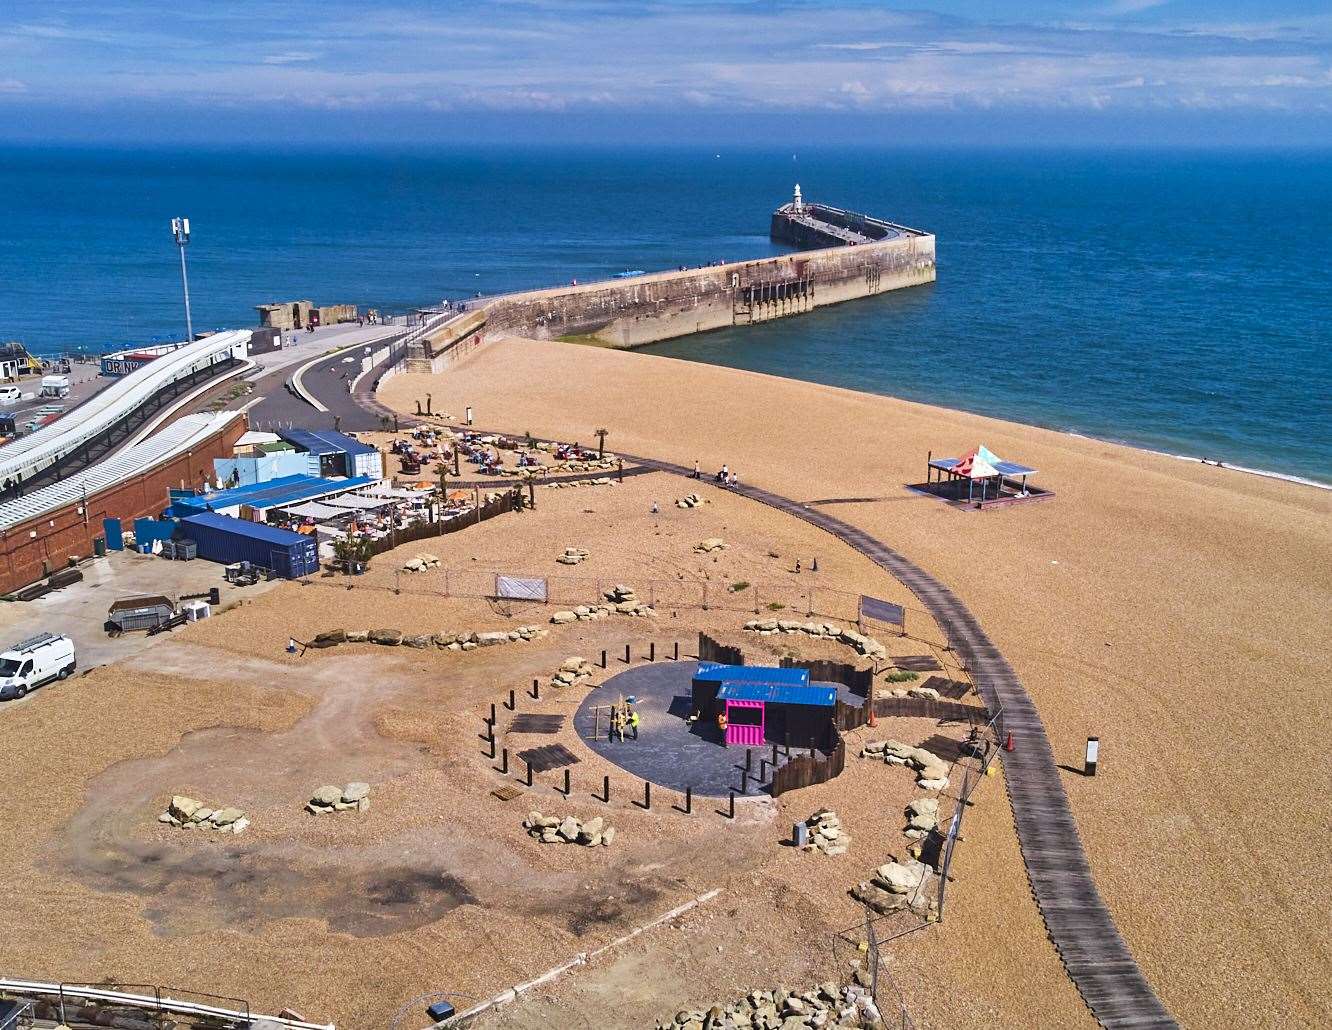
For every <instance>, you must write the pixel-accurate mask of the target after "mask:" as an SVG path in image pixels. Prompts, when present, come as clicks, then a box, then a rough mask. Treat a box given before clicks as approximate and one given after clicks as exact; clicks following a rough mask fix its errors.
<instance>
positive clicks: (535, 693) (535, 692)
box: [532, 679, 541, 701]
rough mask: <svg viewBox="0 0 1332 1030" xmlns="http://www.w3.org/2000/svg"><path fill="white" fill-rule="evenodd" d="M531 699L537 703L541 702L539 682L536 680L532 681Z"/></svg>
mask: <svg viewBox="0 0 1332 1030" xmlns="http://www.w3.org/2000/svg"><path fill="white" fill-rule="evenodd" d="M532 698H533V699H534V700H537V701H539V700H541V681H540V680H538V679H534V680H532Z"/></svg>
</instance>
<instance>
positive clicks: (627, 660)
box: [624, 644, 633, 665]
mask: <svg viewBox="0 0 1332 1030" xmlns="http://www.w3.org/2000/svg"><path fill="white" fill-rule="evenodd" d="M632 661H633V659H632V658H630V657H629V645H628V644H625V645H624V664H625V665H628V664H629V663H630V662H632Z"/></svg>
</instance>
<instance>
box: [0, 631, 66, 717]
mask: <svg viewBox="0 0 1332 1030" xmlns="http://www.w3.org/2000/svg"><path fill="white" fill-rule="evenodd" d="M77 665H78V662H77V661H76V660H75V658H74V641H72V640H70V639H69V637H64V636H58V635H56V634H55V633H39V634H37V636H35V637H30V638H29V639H27V640H21V641H19V642H18V643H17V644H15V645H14V646H13V647H11V648H10V649H9V650H8V651H5V652H4V653H3V654H0V701H8V700H10V699H11V698H16V697H22V696H23V695H24V694H26V693H27V692H28V691H29V690H32V689H34V688H36V687H40V686H41V685H42V684H43V683H49V682H50V681H51V680H62V679H64V678H65V677H66V676H68V675H70V673H72V672H73V671H74V669H75V668H76V667H77Z"/></svg>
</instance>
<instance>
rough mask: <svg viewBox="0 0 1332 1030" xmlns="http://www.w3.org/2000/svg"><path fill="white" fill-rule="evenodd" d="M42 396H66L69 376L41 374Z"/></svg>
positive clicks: (67, 394)
mask: <svg viewBox="0 0 1332 1030" xmlns="http://www.w3.org/2000/svg"><path fill="white" fill-rule="evenodd" d="M42 396H43V397H68V396H69V376H42Z"/></svg>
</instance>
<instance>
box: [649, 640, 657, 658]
mask: <svg viewBox="0 0 1332 1030" xmlns="http://www.w3.org/2000/svg"><path fill="white" fill-rule="evenodd" d="M656 660H657V642H656V641H655V640H653V641H651V642H649V643H648V661H649V662H655V661H656Z"/></svg>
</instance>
